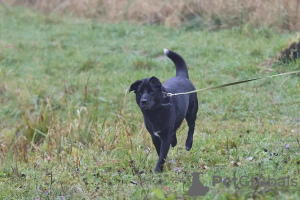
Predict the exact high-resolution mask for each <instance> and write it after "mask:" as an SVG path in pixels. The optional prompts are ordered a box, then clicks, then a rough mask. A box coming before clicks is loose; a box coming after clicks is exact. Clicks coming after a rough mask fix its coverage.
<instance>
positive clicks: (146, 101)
mask: <svg viewBox="0 0 300 200" xmlns="http://www.w3.org/2000/svg"><path fill="white" fill-rule="evenodd" d="M165 53H166V55H167V56H168V57H169V58H170V59H171V60H172V61H173V62H174V64H175V66H176V76H175V77H173V78H170V79H168V80H167V81H166V82H165V83H163V84H161V82H160V81H159V79H158V78H156V77H155V76H153V77H151V78H145V79H141V80H138V81H136V82H134V83H133V84H132V85H131V86H130V89H129V92H131V91H134V92H135V94H136V102H137V104H138V106H139V107H140V109H141V111H142V113H143V115H144V123H145V126H146V128H147V130H148V131H149V133H150V135H151V137H152V141H153V144H154V146H155V149H156V151H157V154H158V156H159V159H158V162H157V165H156V168H155V172H162V170H163V165H164V163H165V160H166V158H167V154H168V151H169V149H170V145H172V147H175V146H176V144H177V138H176V130H177V129H178V128H179V126H180V125H181V123H182V121H183V119H184V118H185V119H186V121H187V123H188V126H189V131H188V136H187V139H186V147H185V148H186V150H188V151H189V150H190V149H191V148H192V144H193V134H194V129H195V121H196V115H197V112H198V99H197V94H196V93H191V94H186V95H178V96H172V97H168V96H167V95H166V94H165V93H179V92H188V91H192V90H195V87H194V85H193V84H192V83H191V81H190V80H189V75H188V70H187V67H186V64H185V61H184V60H183V58H182V57H181V56H180V55H178V54H177V53H175V52H173V51H170V50H166V49H165Z"/></svg>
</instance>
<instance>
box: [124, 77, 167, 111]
mask: <svg viewBox="0 0 300 200" xmlns="http://www.w3.org/2000/svg"><path fill="white" fill-rule="evenodd" d="M131 91H134V93H135V95H136V103H137V104H138V105H139V107H140V108H141V109H142V110H154V109H156V108H158V107H160V106H161V105H162V102H163V98H164V96H165V95H164V93H163V87H162V84H161V82H160V81H159V79H158V78H156V77H155V76H153V77H151V78H145V79H141V80H137V81H136V82H134V83H133V84H132V85H131V86H130V89H129V92H131Z"/></svg>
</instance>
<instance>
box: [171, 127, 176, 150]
mask: <svg viewBox="0 0 300 200" xmlns="http://www.w3.org/2000/svg"><path fill="white" fill-rule="evenodd" d="M171 145H172V147H175V146H176V145H177V137H176V130H175V131H174V133H173V135H172V139H171Z"/></svg>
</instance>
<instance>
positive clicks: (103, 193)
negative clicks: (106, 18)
mask: <svg viewBox="0 0 300 200" xmlns="http://www.w3.org/2000/svg"><path fill="white" fill-rule="evenodd" d="M293 41H299V34H298V33H296V32H291V33H276V32H274V31H272V30H270V29H263V28H261V29H253V28H251V27H250V26H247V25H245V26H235V27H233V28H230V29H226V30H220V31H205V30H198V29H197V28H194V29H185V28H179V29H172V28H166V27H161V26H155V25H151V26H150V25H149V26H138V25H131V24H128V23H120V24H101V23H99V22H96V21H93V20H87V19H78V18H76V19H75V18H67V17H65V18H62V17H55V16H46V15H43V14H40V13H36V12H32V11H29V10H26V9H24V8H21V7H2V6H0V44H1V46H0V199H75V198H76V199H77V198H78V199H100V198H103V199H123V198H124V199H166V198H167V199H184V198H187V196H184V192H183V181H184V187H185V191H187V190H188V188H189V187H190V186H191V185H192V175H191V174H192V173H193V172H199V173H200V180H201V182H202V183H203V184H204V185H205V186H209V187H210V190H209V192H208V193H207V195H206V196H205V197H203V199H249V198H253V199H299V198H300V190H299V188H300V178H299V175H300V143H299V140H300V136H299V134H300V127H299V125H300V108H299V104H300V101H299V97H300V95H299V94H300V82H299V76H297V75H289V76H282V77H276V78H272V79H264V80H260V81H256V82H251V83H246V84H241V85H237V86H232V87H227V88H224V89H217V90H211V91H206V92H202V93H198V99H199V102H200V105H199V112H198V119H197V125H196V129H195V135H194V145H193V148H192V150H191V151H190V152H187V151H185V149H184V142H185V138H186V134H187V125H186V123H185V122H184V123H183V124H182V126H181V128H180V129H179V130H178V134H177V135H178V145H177V146H176V147H175V148H173V149H170V152H169V154H168V160H167V164H166V166H165V171H164V173H160V174H156V173H153V169H154V167H155V164H156V162H157V155H156V152H155V149H154V147H153V145H152V142H151V138H150V135H149V134H148V133H147V131H146V129H145V127H144V125H143V120H142V114H141V112H140V111H139V108H138V106H137V105H136V103H135V95H134V94H131V93H128V89H129V86H130V85H131V83H133V82H134V81H136V80H137V79H141V78H145V77H149V76H153V75H155V76H157V77H158V78H160V79H161V81H165V80H167V79H168V78H169V77H172V76H174V74H175V67H174V66H173V63H172V62H171V61H170V60H168V59H166V57H165V56H164V55H163V48H168V49H171V50H174V51H176V52H178V53H179V54H181V55H182V56H183V57H184V58H185V60H186V62H187V64H188V68H189V73H190V79H191V80H192V82H193V83H194V85H195V86H196V88H204V87H208V86H215V85H219V84H223V83H228V82H233V81H237V80H243V79H247V78H254V77H264V76H267V75H271V74H276V73H282V72H288V71H292V70H298V69H300V62H299V60H298V61H295V62H291V63H280V62H276V60H275V59H273V58H274V57H276V55H277V54H278V52H280V51H281V50H282V49H283V48H284V47H286V46H288V45H289V44H290V43H291V42H293ZM8 44H13V45H14V46H7V45H8ZM5 47H7V48H5ZM213 176H221V177H223V178H225V177H230V178H232V177H234V176H236V177H242V176H249V177H251V176H254V177H259V176H264V177H268V176H270V177H272V178H274V179H277V180H278V179H279V178H282V177H287V176H289V177H291V178H296V179H297V181H298V182H297V186H291V185H289V186H287V182H285V186H283V187H282V186H280V185H279V186H278V184H277V186H259V187H256V186H254V187H250V186H249V187H241V185H239V187H235V185H233V184H231V185H230V186H229V187H225V186H224V185H223V184H218V185H216V186H213V185H212V180H213Z"/></svg>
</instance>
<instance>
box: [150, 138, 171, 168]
mask: <svg viewBox="0 0 300 200" xmlns="http://www.w3.org/2000/svg"><path fill="white" fill-rule="evenodd" d="M160 143H161V144H160V154H159V159H158V162H157V164H156V167H155V170H154V171H155V172H162V171H163V167H164V166H163V165H164V164H165V162H166V158H167V154H168V152H169V149H170V145H171V140H170V138H169V137H165V138H162V137H161V138H160Z"/></svg>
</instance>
